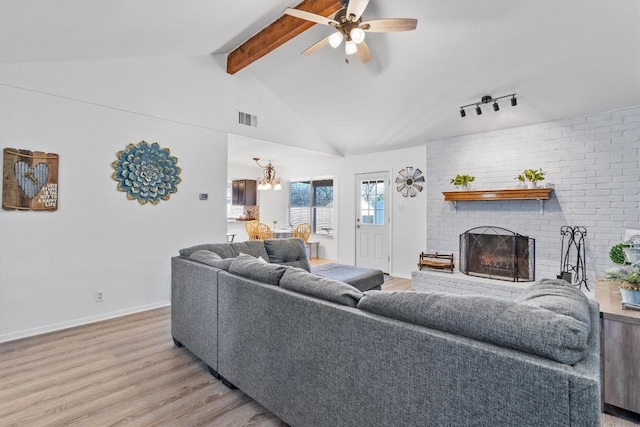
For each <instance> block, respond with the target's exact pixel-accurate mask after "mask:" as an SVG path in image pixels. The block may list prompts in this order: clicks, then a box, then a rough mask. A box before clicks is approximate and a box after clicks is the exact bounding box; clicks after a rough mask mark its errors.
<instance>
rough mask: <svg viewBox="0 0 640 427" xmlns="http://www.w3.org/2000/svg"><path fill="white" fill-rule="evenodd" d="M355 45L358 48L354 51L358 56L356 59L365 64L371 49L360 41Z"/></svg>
mask: <svg viewBox="0 0 640 427" xmlns="http://www.w3.org/2000/svg"><path fill="white" fill-rule="evenodd" d="M356 46H358V50H357V51H356V56H357V57H358V59H359V60H360V61H362V62H363V63H365V64H366V63H367V62H369V61H371V51H370V50H369V46H368V45H367V43H366V42H362V43H360V44H358V45H356Z"/></svg>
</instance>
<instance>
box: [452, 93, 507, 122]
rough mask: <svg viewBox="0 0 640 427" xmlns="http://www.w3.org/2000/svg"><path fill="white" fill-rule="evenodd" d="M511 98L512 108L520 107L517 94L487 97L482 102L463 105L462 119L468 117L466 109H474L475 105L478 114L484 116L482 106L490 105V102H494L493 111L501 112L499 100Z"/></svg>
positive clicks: (461, 110)
mask: <svg viewBox="0 0 640 427" xmlns="http://www.w3.org/2000/svg"><path fill="white" fill-rule="evenodd" d="M509 97H511V106H512V107H515V106H516V105H518V100H517V99H516V94H515V93H512V94H510V95H504V96H498V97H496V98H494V97H492V96H491V95H485V96H483V97H482V99H480V102H474V103H473V104H468V105H463V106H462V107H460V117H467V112H466V111H465V108H467V107H473V106H474V105H475V106H476V114H477V115H478V116H479V115H480V114H482V109H481V108H480V105H482V104H488V103H490V102H493V111H500V105H499V104H498V100H499V99H502V98H509Z"/></svg>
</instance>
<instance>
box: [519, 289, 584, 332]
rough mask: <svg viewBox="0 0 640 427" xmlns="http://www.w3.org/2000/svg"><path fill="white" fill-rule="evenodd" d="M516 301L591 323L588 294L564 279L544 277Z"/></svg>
mask: <svg viewBox="0 0 640 427" xmlns="http://www.w3.org/2000/svg"><path fill="white" fill-rule="evenodd" d="M515 301H516V302H518V303H520V304H525V305H529V306H532V307H540V308H544V309H546V310H550V311H553V312H554V313H557V314H561V315H564V316H570V317H573V318H574V319H576V320H578V321H580V322H582V323H584V324H586V325H588V324H589V323H590V320H589V319H590V313H589V304H588V301H587V296H586V295H585V294H584V293H582V292H581V291H580V290H579V289H577V288H576V287H575V286H572V285H571V284H569V283H567V282H566V281H564V280H558V279H543V280H541V281H539V282H538V283H536V284H534V285H532V286H529V287H528V288H527V289H525V290H524V291H523V292H522V293H521V294H520V295H519V296H518V297H517V298H516V299H515Z"/></svg>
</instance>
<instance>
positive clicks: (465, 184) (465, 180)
mask: <svg viewBox="0 0 640 427" xmlns="http://www.w3.org/2000/svg"><path fill="white" fill-rule="evenodd" d="M475 179H476V177H475V176H471V175H456V176H455V178H451V184H453V185H455V186H456V187H462V190H463V191H468V190H469V186H470V184H471V183H472V182H473V181H475Z"/></svg>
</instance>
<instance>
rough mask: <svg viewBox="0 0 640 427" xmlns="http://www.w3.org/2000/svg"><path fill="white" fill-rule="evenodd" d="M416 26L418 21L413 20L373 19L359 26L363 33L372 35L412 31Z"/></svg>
mask: <svg viewBox="0 0 640 427" xmlns="http://www.w3.org/2000/svg"><path fill="white" fill-rule="evenodd" d="M417 26H418V20H417V19H413V18H389V19H374V20H373V21H367V22H363V23H362V24H360V28H361V29H363V30H364V31H370V32H373V33H391V32H396V31H413V30H415V29H416V27H417Z"/></svg>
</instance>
